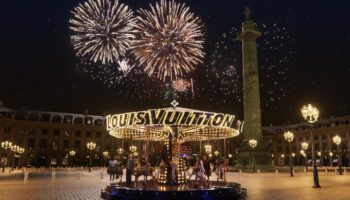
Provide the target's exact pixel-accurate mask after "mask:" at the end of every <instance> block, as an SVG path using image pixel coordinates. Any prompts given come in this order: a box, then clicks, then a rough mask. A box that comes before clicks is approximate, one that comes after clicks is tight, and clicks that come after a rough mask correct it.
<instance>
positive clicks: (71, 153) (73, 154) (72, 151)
mask: <svg viewBox="0 0 350 200" xmlns="http://www.w3.org/2000/svg"><path fill="white" fill-rule="evenodd" d="M75 154H76V152H75V151H74V150H71V151H69V155H70V156H71V157H74V156H75ZM72 165H73V167H74V160H73V162H72Z"/></svg>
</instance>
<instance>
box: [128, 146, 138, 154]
mask: <svg viewBox="0 0 350 200" xmlns="http://www.w3.org/2000/svg"><path fill="white" fill-rule="evenodd" d="M129 150H130V152H131V153H134V152H136V151H137V147H136V146H134V145H132V146H130V147H129Z"/></svg>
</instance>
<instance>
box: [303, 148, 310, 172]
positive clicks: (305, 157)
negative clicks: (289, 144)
mask: <svg viewBox="0 0 350 200" xmlns="http://www.w3.org/2000/svg"><path fill="white" fill-rule="evenodd" d="M301 148H302V150H303V151H304V154H303V156H304V159H305V171H306V172H307V153H306V152H307V149H308V148H309V143H307V142H302V143H301Z"/></svg>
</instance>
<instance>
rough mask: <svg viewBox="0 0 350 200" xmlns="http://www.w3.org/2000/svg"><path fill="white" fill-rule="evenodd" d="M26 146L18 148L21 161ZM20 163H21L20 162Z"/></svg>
mask: <svg viewBox="0 0 350 200" xmlns="http://www.w3.org/2000/svg"><path fill="white" fill-rule="evenodd" d="M24 151H25V150H24V148H18V149H17V153H18V154H19V160H20V162H21V159H22V154H23V153H24ZM18 165H19V164H18Z"/></svg>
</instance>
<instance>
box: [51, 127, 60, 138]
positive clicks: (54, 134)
mask: <svg viewBox="0 0 350 200" xmlns="http://www.w3.org/2000/svg"><path fill="white" fill-rule="evenodd" d="M59 135H60V130H58V129H54V130H53V136H55V137H58V136H59Z"/></svg>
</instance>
